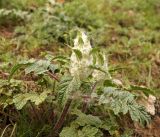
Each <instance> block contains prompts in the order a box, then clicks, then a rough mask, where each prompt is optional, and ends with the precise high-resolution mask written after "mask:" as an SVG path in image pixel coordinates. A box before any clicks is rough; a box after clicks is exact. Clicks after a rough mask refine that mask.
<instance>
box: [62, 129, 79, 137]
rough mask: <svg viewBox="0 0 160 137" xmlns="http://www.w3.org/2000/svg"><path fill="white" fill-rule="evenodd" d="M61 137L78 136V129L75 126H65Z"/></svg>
mask: <svg viewBox="0 0 160 137" xmlns="http://www.w3.org/2000/svg"><path fill="white" fill-rule="evenodd" d="M60 137H78V134H77V131H76V129H75V128H73V127H65V128H63V130H62V131H61V133H60Z"/></svg>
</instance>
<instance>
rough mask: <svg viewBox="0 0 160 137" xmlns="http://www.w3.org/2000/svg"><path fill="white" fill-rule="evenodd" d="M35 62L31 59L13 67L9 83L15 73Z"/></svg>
mask: <svg viewBox="0 0 160 137" xmlns="http://www.w3.org/2000/svg"><path fill="white" fill-rule="evenodd" d="M34 61H35V60H34V59H30V60H28V61H21V62H20V63H18V64H16V65H15V66H13V68H12V69H11V72H10V76H9V81H10V80H11V78H12V76H13V75H14V73H15V72H16V71H17V70H19V69H20V68H21V67H23V66H26V65H30V64H32V63H34Z"/></svg>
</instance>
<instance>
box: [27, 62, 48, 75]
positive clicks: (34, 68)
mask: <svg viewBox="0 0 160 137" xmlns="http://www.w3.org/2000/svg"><path fill="white" fill-rule="evenodd" d="M49 65H50V61H47V60H39V61H36V62H35V63H33V64H31V65H30V66H28V67H27V68H26V69H25V73H26V74H28V73H31V72H34V73H35V74H37V75H38V74H43V73H44V72H46V71H48V67H49Z"/></svg>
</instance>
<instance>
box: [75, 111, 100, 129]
mask: <svg viewBox="0 0 160 137" xmlns="http://www.w3.org/2000/svg"><path fill="white" fill-rule="evenodd" d="M72 114H75V115H77V116H78V118H77V119H76V120H75V123H77V124H79V125H80V126H85V125H91V126H95V127H100V126H101V125H102V121H101V120H100V119H99V118H98V117H96V116H92V115H86V114H84V113H82V112H81V111H80V110H74V111H73V113H72Z"/></svg>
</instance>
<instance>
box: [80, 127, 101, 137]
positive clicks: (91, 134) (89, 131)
mask: <svg viewBox="0 0 160 137" xmlns="http://www.w3.org/2000/svg"><path fill="white" fill-rule="evenodd" d="M81 132H82V135H83V136H84V137H102V136H103V134H102V132H100V130H99V129H98V128H96V127H92V126H90V125H87V126H85V127H83V129H82V131H81Z"/></svg>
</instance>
